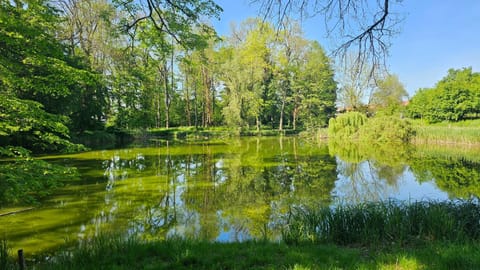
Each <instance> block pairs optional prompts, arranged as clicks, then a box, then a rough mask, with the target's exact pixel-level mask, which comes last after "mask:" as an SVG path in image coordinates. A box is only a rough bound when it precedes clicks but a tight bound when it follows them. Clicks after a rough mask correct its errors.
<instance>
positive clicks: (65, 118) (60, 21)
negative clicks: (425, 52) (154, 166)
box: [0, 0, 480, 156]
mask: <svg viewBox="0 0 480 270" xmlns="http://www.w3.org/2000/svg"><path fill="white" fill-rule="evenodd" d="M146 3H147V4H148V7H149V8H148V9H145V5H146V4H145V3H144V2H143V1H138V2H133V1H126V2H125V1H108V0H85V1H78V0H62V1H48V0H42V1H23V0H17V1H2V2H1V4H0V9H1V12H0V16H1V17H0V61H1V65H0V95H1V98H0V108H1V115H0V117H1V118H0V119H1V121H0V149H1V153H2V155H3V156H12V155H13V156H18V155H22V153H26V152H28V151H33V152H35V153H40V152H56V151H67V152H68V151H75V150H81V149H82V146H80V145H77V144H73V143H72V142H71V141H72V139H74V138H77V137H81V136H82V135H83V134H88V133H91V132H95V131H109V132H112V131H125V130H147V129H155V128H170V127H178V126H187V127H195V128H199V127H202V128H206V127H212V126H227V127H231V128H237V129H238V128H241V129H254V130H257V131H258V130H260V129H262V128H268V129H276V130H280V131H281V130H284V129H293V130H307V129H310V130H315V129H318V128H321V127H325V126H326V125H327V124H328V121H329V119H330V118H332V117H334V116H335V115H336V113H337V109H338V110H339V111H345V110H346V111H351V110H353V111H360V112H363V113H366V114H367V115H369V116H371V115H375V114H377V113H378V111H382V113H384V112H386V114H387V115H393V114H397V113H399V112H402V114H405V115H407V116H411V117H413V118H422V119H426V120H427V121H430V122H438V121H444V120H447V121H459V120H463V119H469V118H477V117H478V115H479V114H478V112H479V111H480V79H479V77H480V75H479V74H478V73H475V72H473V71H472V70H471V68H466V69H462V70H453V69H452V70H451V71H450V72H449V74H448V75H447V76H446V77H445V78H444V79H443V80H442V81H440V82H439V83H438V85H437V86H436V87H435V88H432V89H421V90H420V91H418V93H416V94H415V96H414V97H412V99H411V102H410V104H409V106H408V107H407V108H405V106H403V105H405V103H406V102H407V100H408V95H407V92H406V90H405V88H404V86H403V85H402V83H401V81H400V79H399V78H398V76H396V75H394V74H389V73H388V72H387V71H381V72H379V71H377V70H379V69H378V68H377V69H375V70H376V71H375V72H376V73H375V74H374V76H372V70H373V68H366V67H364V66H363V63H362V64H361V65H359V64H358V63H357V62H355V61H354V60H351V61H347V64H346V65H345V66H344V67H343V68H342V69H341V70H339V68H338V65H336V64H335V63H334V59H332V57H330V55H329V54H327V52H326V51H325V50H324V49H323V47H322V45H321V44H319V43H318V42H317V41H313V40H308V39H306V38H305V37H304V35H303V33H302V29H301V26H300V24H299V22H298V21H295V20H294V19H290V18H288V17H284V18H283V21H281V26H282V27H278V23H277V24H275V23H271V22H269V21H268V20H264V19H262V18H251V19H247V20H246V21H244V22H241V23H239V24H238V25H235V24H233V25H232V27H231V31H230V34H229V35H227V36H219V35H218V34H217V33H216V32H215V29H214V28H213V27H212V26H211V23H210V22H211V21H209V20H214V19H215V18H218V16H219V15H220V13H221V11H222V9H221V7H220V6H218V5H217V4H216V3H215V2H213V1H211V0H203V1H187V0H183V1H176V2H172V1H165V2H162V1H161V2H158V3H157V5H155V6H153V5H152V2H151V1H146ZM146 10H147V11H146ZM347 58H348V57H347ZM350 58H352V57H350ZM347 60H348V59H347ZM367 64H368V63H367ZM425 104H427V106H424V105H425ZM405 109H406V110H405ZM384 114H385V113H384ZM74 141H75V140H74ZM19 147H20V148H19Z"/></svg>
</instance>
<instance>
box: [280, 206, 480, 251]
mask: <svg viewBox="0 0 480 270" xmlns="http://www.w3.org/2000/svg"><path fill="white" fill-rule="evenodd" d="M282 235H283V239H284V240H285V241H286V242H287V243H292V242H293V243H295V242H302V241H312V242H316V243H317V242H318V243H333V244H339V245H353V246H356V245H360V246H372V245H374V246H384V245H391V244H394V245H400V246H405V245H411V244H418V243H426V242H434V241H460V242H461V241H470V240H479V239H480V205H479V203H478V201H475V200H469V201H448V202H432V201H428V202H414V203H400V202H396V201H388V202H379V203H364V204H358V205H339V206H337V207H335V208H324V207H323V208H306V207H295V208H293V209H292V210H291V212H290V213H289V215H287V218H286V221H285V225H284V227H283V230H282Z"/></svg>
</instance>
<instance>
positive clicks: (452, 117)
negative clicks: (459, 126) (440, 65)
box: [408, 68, 480, 123]
mask: <svg viewBox="0 0 480 270" xmlns="http://www.w3.org/2000/svg"><path fill="white" fill-rule="evenodd" d="M408 112H409V115H410V116H411V117H413V118H422V119H425V120H427V121H429V122H432V123H433V122H441V121H460V120H465V119H471V118H479V117H480V73H478V72H473V71H472V68H463V69H450V70H449V71H448V74H447V76H445V77H444V78H443V79H442V80H440V81H439V82H438V83H437V84H436V85H435V87H433V88H428V89H420V90H419V91H418V92H417V93H415V95H414V96H413V97H412V99H411V101H410V104H409V105H408Z"/></svg>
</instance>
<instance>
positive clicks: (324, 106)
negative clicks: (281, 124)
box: [294, 41, 337, 129]
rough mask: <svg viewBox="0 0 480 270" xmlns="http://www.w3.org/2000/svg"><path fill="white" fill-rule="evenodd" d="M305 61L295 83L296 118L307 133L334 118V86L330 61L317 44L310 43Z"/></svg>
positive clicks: (335, 94) (335, 91) (335, 93)
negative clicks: (296, 90) (298, 102)
mask: <svg viewBox="0 0 480 270" xmlns="http://www.w3.org/2000/svg"><path fill="white" fill-rule="evenodd" d="M305 61H306V62H305V63H304V64H303V65H302V66H301V67H300V71H299V75H298V78H297V81H296V84H297V85H298V86H297V87H299V88H300V89H299V91H298V92H299V93H300V97H299V98H300V106H299V108H298V111H299V112H298V116H299V118H300V120H301V121H302V122H303V124H304V125H305V126H306V127H307V128H308V129H315V128H319V127H323V126H326V125H327V123H328V119H330V118H331V117H333V116H334V115H335V112H336V106H335V101H336V99H337V82H335V80H334V72H333V68H332V66H331V64H330V59H329V58H328V57H327V55H326V54H325V51H324V50H323V48H322V47H321V46H320V44H318V42H316V41H314V42H311V43H310V46H309V47H308V50H307V52H306V54H305ZM296 115H297V114H294V123H295V122H296V121H295V116H296Z"/></svg>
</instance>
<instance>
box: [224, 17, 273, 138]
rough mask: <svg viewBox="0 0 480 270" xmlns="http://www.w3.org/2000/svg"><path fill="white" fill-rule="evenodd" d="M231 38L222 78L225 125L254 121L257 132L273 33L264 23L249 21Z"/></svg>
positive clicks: (268, 68) (244, 124) (245, 124)
mask: <svg viewBox="0 0 480 270" xmlns="http://www.w3.org/2000/svg"><path fill="white" fill-rule="evenodd" d="M232 35H233V37H234V38H233V39H232V40H231V41H230V44H229V45H230V48H228V52H229V53H228V56H229V58H228V60H227V61H226V62H225V64H224V66H223V71H222V76H221V79H222V80H223V81H224V83H225V86H226V89H225V93H226V95H225V102H226V103H225V107H224V109H223V114H224V117H225V121H226V122H227V125H230V126H248V125H249V124H250V123H251V122H253V121H254V123H255V124H254V125H255V126H256V128H257V130H259V129H260V113H261V110H262V104H263V100H262V94H263V90H264V83H265V80H264V79H265V78H266V74H267V73H268V72H269V70H270V69H271V65H270V60H269V59H270V57H271V49H270V48H271V46H272V42H273V31H272V28H271V26H269V25H268V24H267V23H265V22H262V21H260V20H258V19H250V20H247V21H246V22H244V23H243V24H242V26H241V28H240V30H238V31H237V30H236V29H234V30H233V33H232Z"/></svg>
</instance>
